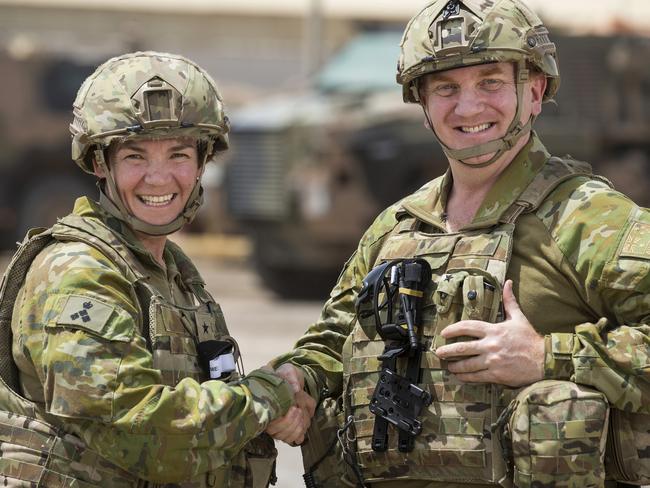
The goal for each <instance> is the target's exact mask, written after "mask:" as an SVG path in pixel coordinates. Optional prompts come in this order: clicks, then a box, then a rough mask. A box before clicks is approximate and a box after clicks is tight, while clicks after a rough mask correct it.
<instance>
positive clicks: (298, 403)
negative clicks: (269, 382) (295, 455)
mask: <svg viewBox="0 0 650 488" xmlns="http://www.w3.org/2000/svg"><path fill="white" fill-rule="evenodd" d="M275 373H276V374H277V375H278V376H280V377H282V378H283V379H284V380H285V381H287V382H288V383H289V384H290V385H291V387H292V389H293V391H294V401H295V405H293V406H292V407H291V408H290V409H289V411H288V412H287V413H286V414H285V415H284V417H280V418H278V419H275V420H273V421H272V422H271V423H270V424H269V425H268V426H267V428H266V433H267V434H269V435H270V436H271V437H273V438H274V439H277V440H280V441H283V442H286V443H287V444H291V445H297V444H302V443H303V441H304V440H305V433H306V432H307V429H309V426H310V425H311V419H312V417H313V416H314V412H315V410H316V401H315V400H314V399H313V398H312V397H311V396H309V395H308V394H307V392H305V391H304V385H305V378H304V376H303V373H302V371H301V370H300V369H299V368H297V367H296V366H294V365H293V364H288V363H287V364H283V365H282V366H280V367H279V368H278V369H277V370H276V371H275Z"/></svg>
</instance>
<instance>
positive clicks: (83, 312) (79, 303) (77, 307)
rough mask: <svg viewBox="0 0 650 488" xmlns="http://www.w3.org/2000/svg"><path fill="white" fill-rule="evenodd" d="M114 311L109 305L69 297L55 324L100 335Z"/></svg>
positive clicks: (82, 297)
mask: <svg viewBox="0 0 650 488" xmlns="http://www.w3.org/2000/svg"><path fill="white" fill-rule="evenodd" d="M114 309H115V307H113V306H111V305H107V304H105V303H103V302H100V301H99V300H96V299H93V298H89V297H87V296H80V295H70V296H69V297H67V298H66V302H65V304H64V305H63V308H62V310H61V314H60V315H59V317H58V318H57V320H56V323H57V325H67V326H73V327H79V328H81V329H87V330H90V331H94V332H96V333H98V334H101V332H102V331H103V329H104V326H105V325H106V323H107V322H108V320H109V319H110V318H111V315H112V314H113V310H114Z"/></svg>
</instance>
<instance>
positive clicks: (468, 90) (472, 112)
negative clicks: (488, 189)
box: [421, 63, 546, 164]
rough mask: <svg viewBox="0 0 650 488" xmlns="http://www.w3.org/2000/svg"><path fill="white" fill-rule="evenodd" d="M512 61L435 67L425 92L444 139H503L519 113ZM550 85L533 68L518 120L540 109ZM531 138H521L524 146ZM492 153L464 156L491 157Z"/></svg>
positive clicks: (451, 142) (471, 142)
mask: <svg viewBox="0 0 650 488" xmlns="http://www.w3.org/2000/svg"><path fill="white" fill-rule="evenodd" d="M514 80H515V77H514V65H513V64H512V63H491V64H481V65H477V66H468V67H463V68H457V69H452V70H447V71H442V72H440V73H433V74H431V75H428V76H426V77H425V79H424V83H423V86H422V88H421V95H422V99H423V103H424V107H425V110H426V111H427V113H428V115H429V119H430V121H431V124H432V125H433V129H434V131H435V133H436V135H437V136H438V138H439V139H440V141H441V142H442V143H443V144H445V145H446V146H447V147H449V148H451V149H465V148H468V147H473V146H477V145H479V144H483V143H486V142H489V141H493V140H495V139H500V138H502V137H503V136H504V135H506V132H507V131H508V127H509V126H510V123H511V122H512V120H513V118H514V117H515V115H516V113H517V90H516V85H515V81H514ZM545 87H546V80H545V78H544V77H543V76H541V75H538V74H533V76H531V79H530V81H528V82H527V83H526V86H525V88H524V94H523V100H521V103H522V107H521V108H522V110H521V116H520V121H521V123H522V124H524V123H526V122H527V121H528V119H529V118H530V116H531V114H532V115H538V114H539V113H540V112H541V104H542V97H543V94H544V89H545ZM526 140H527V138H522V140H520V141H519V142H520V144H519V145H521V146H523V144H525V142H526ZM493 154H494V153H492V154H486V155H482V156H477V157H474V158H470V159H468V160H466V161H465V162H467V163H470V164H471V163H482V162H484V161H488V160H489V159H490V158H491V157H492V156H493Z"/></svg>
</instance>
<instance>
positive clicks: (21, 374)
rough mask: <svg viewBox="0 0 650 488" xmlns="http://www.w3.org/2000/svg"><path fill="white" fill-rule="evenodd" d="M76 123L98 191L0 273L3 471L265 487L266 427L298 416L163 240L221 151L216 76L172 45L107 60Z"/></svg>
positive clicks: (104, 481)
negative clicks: (249, 368)
mask: <svg viewBox="0 0 650 488" xmlns="http://www.w3.org/2000/svg"><path fill="white" fill-rule="evenodd" d="M70 129H71V132H72V157H73V159H74V160H75V162H76V163H77V164H78V165H79V166H80V167H81V168H82V169H83V170H84V171H86V172H89V173H94V174H95V175H96V176H97V177H98V178H99V179H100V180H99V181H100V183H99V187H100V190H101V191H100V200H99V204H97V203H95V202H92V201H91V200H89V199H88V198H85V197H84V198H80V199H78V200H77V202H76V204H75V208H74V210H73V212H72V214H70V215H68V216H67V217H64V218H63V219H61V220H60V221H59V222H58V223H57V224H56V225H54V226H53V227H52V228H51V229H48V230H44V231H43V230H42V229H41V230H38V231H32V232H31V233H30V236H29V239H28V240H26V241H25V242H24V243H23V244H22V245H21V247H20V249H19V251H18V252H17V254H16V255H15V257H14V259H13V261H12V264H11V265H10V268H9V270H8V271H7V276H5V280H4V285H3V290H2V297H1V303H0V313H1V314H2V315H1V317H0V320H2V323H1V325H0V331H1V333H2V335H3V337H2V338H1V339H0V343H1V344H2V347H4V350H3V351H0V358H1V361H2V364H1V365H0V366H1V368H0V373H1V376H2V380H3V381H2V383H1V384H0V389H1V391H0V441H1V442H2V444H1V449H0V476H2V478H1V479H0V483H4V486H20V487H23V486H31V487H34V486H43V487H72V486H74V487H80V488H82V487H83V488H87V487H88V488H89V487H102V488H106V487H120V488H121V487H124V488H126V487H139V488H140V487H153V486H156V487H158V486H172V485H171V484H173V486H175V487H197V488H198V487H207V486H215V487H216V486H219V487H224V486H233V487H243V486H255V487H258V486H260V487H265V486H267V485H268V483H269V482H270V481H272V478H273V465H274V457H275V453H276V451H275V449H274V447H273V444H272V441H271V440H270V438H269V437H268V436H266V435H263V436H260V434H261V433H262V432H263V431H264V430H265V429H266V428H267V426H268V424H269V423H270V422H271V421H272V420H274V419H276V418H279V417H281V416H283V415H284V414H286V413H287V411H290V412H294V413H293V415H294V417H296V418H298V417H300V413H299V410H298V409H296V408H295V407H291V405H292V403H293V393H292V391H291V388H290V387H289V385H288V384H287V383H285V382H284V381H282V380H281V379H280V378H279V377H278V376H276V375H275V374H273V373H271V372H269V371H266V370H256V371H253V372H252V373H250V374H249V375H248V376H247V377H245V378H243V379H242V378H241V377H240V373H241V372H238V371H237V367H236V365H237V363H238V359H239V352H238V347H237V344H236V342H235V341H234V340H233V339H232V338H231V337H230V335H229V333H228V330H227V328H226V324H225V322H224V317H223V314H222V313H221V310H220V308H219V305H218V304H217V303H215V301H214V299H213V298H212V297H211V296H210V294H209V293H208V292H207V291H206V290H205V285H204V282H203V280H202V279H201V276H200V275H199V273H198V272H197V270H196V269H195V267H194V266H193V264H192V262H191V261H190V260H189V258H188V257H187V256H185V254H183V252H182V251H181V250H180V249H179V248H178V247H177V246H176V245H174V244H173V243H172V242H170V241H169V240H167V237H166V236H167V235H168V234H170V233H172V232H174V231H177V230H178V229H180V228H181V227H183V225H184V224H186V223H188V222H190V221H191V220H192V217H193V216H194V214H195V213H196V211H197V209H198V208H199V206H200V204H201V200H202V189H201V184H200V182H201V175H202V173H203V170H204V168H205V164H206V161H208V160H209V159H210V158H211V157H212V156H213V155H214V154H215V153H216V152H217V151H222V150H225V149H227V147H228V139H227V132H228V121H227V118H226V117H225V115H224V110H223V104H222V100H221V98H220V96H219V93H218V92H217V88H216V86H215V83H214V81H213V80H212V79H211V78H210V76H209V75H208V74H207V73H206V72H205V71H203V70H202V69H201V68H200V67H199V66H197V65H196V64H194V63H192V62H191V61H189V60H187V59H185V58H183V57H181V56H175V55H171V54H163V53H154V52H145V53H135V54H127V55H124V56H120V57H117V58H113V59H111V60H109V61H107V62H106V63H105V64H103V65H102V66H100V67H99V68H98V69H97V71H96V72H95V73H94V74H93V75H92V76H90V77H89V78H88V79H87V80H86V81H85V83H84V84H83V85H82V86H81V89H80V90H79V93H78V95H77V99H76V101H75V103H74V121H73V123H72V124H71V126H70ZM10 334H11V336H10ZM9 344H11V348H12V349H11V350H9V349H8V347H9V346H8V345H9ZM290 407H291V409H290Z"/></svg>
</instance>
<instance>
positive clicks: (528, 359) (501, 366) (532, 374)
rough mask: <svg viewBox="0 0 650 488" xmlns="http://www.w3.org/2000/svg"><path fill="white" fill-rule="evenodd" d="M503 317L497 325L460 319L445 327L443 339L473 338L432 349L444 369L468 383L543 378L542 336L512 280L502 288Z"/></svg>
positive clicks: (522, 382)
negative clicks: (443, 362) (444, 363)
mask: <svg viewBox="0 0 650 488" xmlns="http://www.w3.org/2000/svg"><path fill="white" fill-rule="evenodd" d="M503 306H504V309H505V313H506V320H505V321H504V322H499V323H497V324H491V323H488V322H482V321H479V320H462V321H460V322H456V323H455V324H451V325H449V326H447V327H445V328H444V329H443V330H442V332H441V335H442V336H443V337H444V338H445V339H451V338H453V337H457V336H472V337H476V340H473V341H467V342H457V343H454V344H447V345H445V346H440V347H439V348H437V349H436V351H435V352H436V355H438V357H439V358H440V359H446V360H449V363H448V370H449V371H450V372H452V373H454V375H456V377H457V378H458V379H460V380H461V381H465V382H471V383H497V384H502V385H507V386H515V387H516V386H523V385H529V384H531V383H534V382H536V381H540V380H542V379H543V378H544V337H543V336H541V335H539V334H538V333H537V332H536V331H535V329H534V328H533V326H532V325H531V324H530V322H528V319H527V318H526V316H525V315H524V314H523V312H522V311H521V309H520V308H519V304H518V303H517V299H516V298H515V295H514V293H513V292H512V281H511V280H508V281H506V284H505V286H504V287H503Z"/></svg>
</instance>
